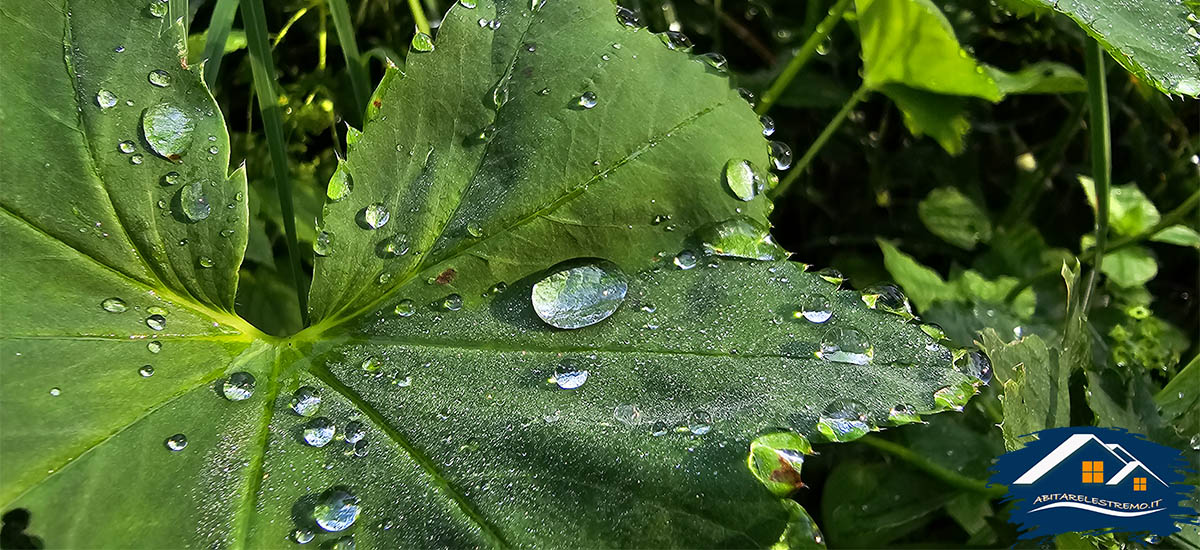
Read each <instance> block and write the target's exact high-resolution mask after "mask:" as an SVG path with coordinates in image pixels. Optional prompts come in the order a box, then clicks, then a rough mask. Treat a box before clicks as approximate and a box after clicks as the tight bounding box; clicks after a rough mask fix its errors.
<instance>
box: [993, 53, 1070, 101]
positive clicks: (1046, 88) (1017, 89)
mask: <svg viewBox="0 0 1200 550" xmlns="http://www.w3.org/2000/svg"><path fill="white" fill-rule="evenodd" d="M985 67H986V68H987V71H988V74H990V75H991V76H992V78H993V79H995V81H996V86H998V87H999V88H1000V92H1001V93H1003V94H1004V95H1012V94H1069V93H1082V92H1086V91H1087V79H1085V78H1083V75H1081V74H1079V72H1077V71H1076V70H1075V69H1072V68H1071V67H1070V66H1069V65H1064V64H1062V63H1058V62H1054V61H1038V62H1037V63H1031V64H1029V65H1026V66H1024V67H1021V70H1019V71H1016V72H1012V73H1010V72H1007V71H1003V70H1000V69H997V68H995V67H992V66H988V65H985Z"/></svg>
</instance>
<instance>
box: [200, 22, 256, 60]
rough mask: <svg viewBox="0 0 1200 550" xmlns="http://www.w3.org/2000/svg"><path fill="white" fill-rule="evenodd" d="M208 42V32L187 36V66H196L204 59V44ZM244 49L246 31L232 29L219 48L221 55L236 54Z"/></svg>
mask: <svg viewBox="0 0 1200 550" xmlns="http://www.w3.org/2000/svg"><path fill="white" fill-rule="evenodd" d="M207 40H208V30H205V31H204V32H199V33H196V34H193V35H190V36H188V65H197V64H199V63H201V62H202V61H205V59H204V44H205V42H206V41H207ZM245 47H246V31H243V30H241V29H233V30H230V31H229V35H228V37H226V39H225V45H224V47H222V48H221V51H222V53H223V54H226V53H231V52H236V51H238V50H242V49H245Z"/></svg>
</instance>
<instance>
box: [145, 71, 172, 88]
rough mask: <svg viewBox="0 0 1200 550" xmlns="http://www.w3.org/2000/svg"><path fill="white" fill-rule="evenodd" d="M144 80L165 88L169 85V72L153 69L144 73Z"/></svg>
mask: <svg viewBox="0 0 1200 550" xmlns="http://www.w3.org/2000/svg"><path fill="white" fill-rule="evenodd" d="M146 80H149V81H150V83H151V84H153V85H155V86H158V87H159V88H166V87H167V86H170V85H171V73H168V72H167V71H164V70H162V69H154V70H153V71H150V74H148V75H146Z"/></svg>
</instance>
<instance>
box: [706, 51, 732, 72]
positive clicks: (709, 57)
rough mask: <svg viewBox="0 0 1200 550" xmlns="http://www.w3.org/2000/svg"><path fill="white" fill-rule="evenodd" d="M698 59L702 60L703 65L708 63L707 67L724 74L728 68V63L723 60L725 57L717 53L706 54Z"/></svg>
mask: <svg viewBox="0 0 1200 550" xmlns="http://www.w3.org/2000/svg"><path fill="white" fill-rule="evenodd" d="M700 58H701V59H703V60H704V62H705V63H708V66H709V67H712V68H714V69H716V70H718V71H721V72H725V71H726V70H727V69H728V68H729V61H727V60H726V59H725V56H723V55H721V54H719V53H706V54H703V55H701V56H700Z"/></svg>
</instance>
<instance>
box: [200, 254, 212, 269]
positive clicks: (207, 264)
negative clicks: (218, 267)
mask: <svg viewBox="0 0 1200 550" xmlns="http://www.w3.org/2000/svg"><path fill="white" fill-rule="evenodd" d="M196 265H199V266H200V267H201V268H203V269H209V268H211V267H212V266H213V265H215V264H214V263H213V259H212V258H209V257H208V256H200V257H198V258H196Z"/></svg>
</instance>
